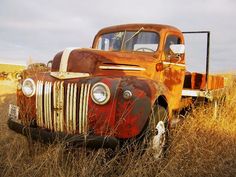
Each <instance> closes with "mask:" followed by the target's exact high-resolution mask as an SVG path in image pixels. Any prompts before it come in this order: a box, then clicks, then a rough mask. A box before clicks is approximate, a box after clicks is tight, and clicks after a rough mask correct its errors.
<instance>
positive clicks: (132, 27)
mask: <svg viewBox="0 0 236 177" xmlns="http://www.w3.org/2000/svg"><path fill="white" fill-rule="evenodd" d="M142 27H143V28H144V30H146V31H156V32H160V31H175V32H179V33H181V31H180V30H179V29H178V28H176V27H173V26H169V25H163V24H143V23H139V24H124V25H116V26H110V27H106V28H103V29H101V30H100V31H99V32H98V34H97V35H99V34H104V33H109V32H112V31H124V30H130V31H133V30H134V31H135V30H139V29H140V28H142Z"/></svg>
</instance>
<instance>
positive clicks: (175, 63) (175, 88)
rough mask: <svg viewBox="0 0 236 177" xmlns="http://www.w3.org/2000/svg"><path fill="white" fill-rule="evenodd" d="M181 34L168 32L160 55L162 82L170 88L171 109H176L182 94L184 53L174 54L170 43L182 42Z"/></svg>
mask: <svg viewBox="0 0 236 177" xmlns="http://www.w3.org/2000/svg"><path fill="white" fill-rule="evenodd" d="M183 43H184V40H183V37H182V36H178V35H176V34H168V35H167V37H166V40H165V45H164V51H163V55H162V61H163V66H164V70H163V82H164V84H165V85H166V86H167V88H168V89H169V90H170V94H171V96H170V99H171V100H170V103H171V107H172V109H178V107H179V102H180V99H181V95H182V89H183V83H184V76H185V55H184V54H178V55H176V54H174V53H173V52H172V51H171V49H170V45H172V44H183Z"/></svg>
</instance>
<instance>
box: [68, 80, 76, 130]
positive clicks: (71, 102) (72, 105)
mask: <svg viewBox="0 0 236 177" xmlns="http://www.w3.org/2000/svg"><path fill="white" fill-rule="evenodd" d="M76 99H77V84H68V86H67V99H66V128H67V132H70V133H75V131H76V107H77V105H76Z"/></svg>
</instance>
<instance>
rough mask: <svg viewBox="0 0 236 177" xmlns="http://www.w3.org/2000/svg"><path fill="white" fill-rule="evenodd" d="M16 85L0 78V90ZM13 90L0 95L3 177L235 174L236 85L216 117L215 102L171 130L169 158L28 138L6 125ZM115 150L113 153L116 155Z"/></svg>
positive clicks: (148, 152)
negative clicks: (68, 146) (73, 147)
mask: <svg viewBox="0 0 236 177" xmlns="http://www.w3.org/2000/svg"><path fill="white" fill-rule="evenodd" d="M12 87H13V86H10V85H6V84H5V85H4V84H2V83H1V85H0V90H2V89H4V90H9V89H10V88H11V89H12ZM14 102H15V96H14V94H9V93H8V94H5V95H0V176H3V177H4V176H22V177H26V176H170V177H172V176H235V175H236V108H235V105H236V90H235V87H232V89H231V90H230V91H229V93H228V97H227V100H226V102H225V103H222V104H221V107H220V110H219V115H218V118H217V119H215V118H214V117H213V106H212V105H210V104H209V105H205V106H204V105H203V106H200V107H198V108H195V109H194V110H193V112H192V113H191V114H189V115H188V116H187V117H186V120H185V121H184V122H183V124H181V125H180V126H179V127H176V128H175V129H173V130H172V141H171V146H170V148H169V151H168V154H167V157H166V158H164V159H162V160H159V161H156V160H154V159H153V158H152V157H151V155H150V151H147V152H145V153H143V152H142V151H141V150H140V149H139V147H136V149H134V150H126V151H125V152H123V151H121V150H119V151H117V152H115V153H113V152H111V151H110V150H104V149H99V150H88V149H87V150H86V149H83V148H81V149H77V150H65V149H64V148H63V144H53V145H43V144H40V143H37V142H29V141H27V140H26V138H25V137H23V136H21V135H18V134H16V133H14V132H12V131H10V130H8V128H7V126H6V120H7V107H8V104H9V103H14ZM114 154H115V155H114Z"/></svg>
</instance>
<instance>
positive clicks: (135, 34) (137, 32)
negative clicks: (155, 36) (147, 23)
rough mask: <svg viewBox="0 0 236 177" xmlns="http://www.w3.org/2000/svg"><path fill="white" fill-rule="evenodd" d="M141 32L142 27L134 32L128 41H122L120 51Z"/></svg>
mask: <svg viewBox="0 0 236 177" xmlns="http://www.w3.org/2000/svg"><path fill="white" fill-rule="evenodd" d="M142 30H144V27H141V28H140V29H139V30H138V31H136V32H135V33H134V34H133V35H132V36H131V37H130V38H129V39H127V40H126V41H124V40H123V41H122V45H121V49H123V46H124V45H126V43H127V42H129V41H130V40H131V39H133V38H134V37H135V36H137V35H138V34H139V33H140V32H141V31H142ZM124 37H125V36H124Z"/></svg>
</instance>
